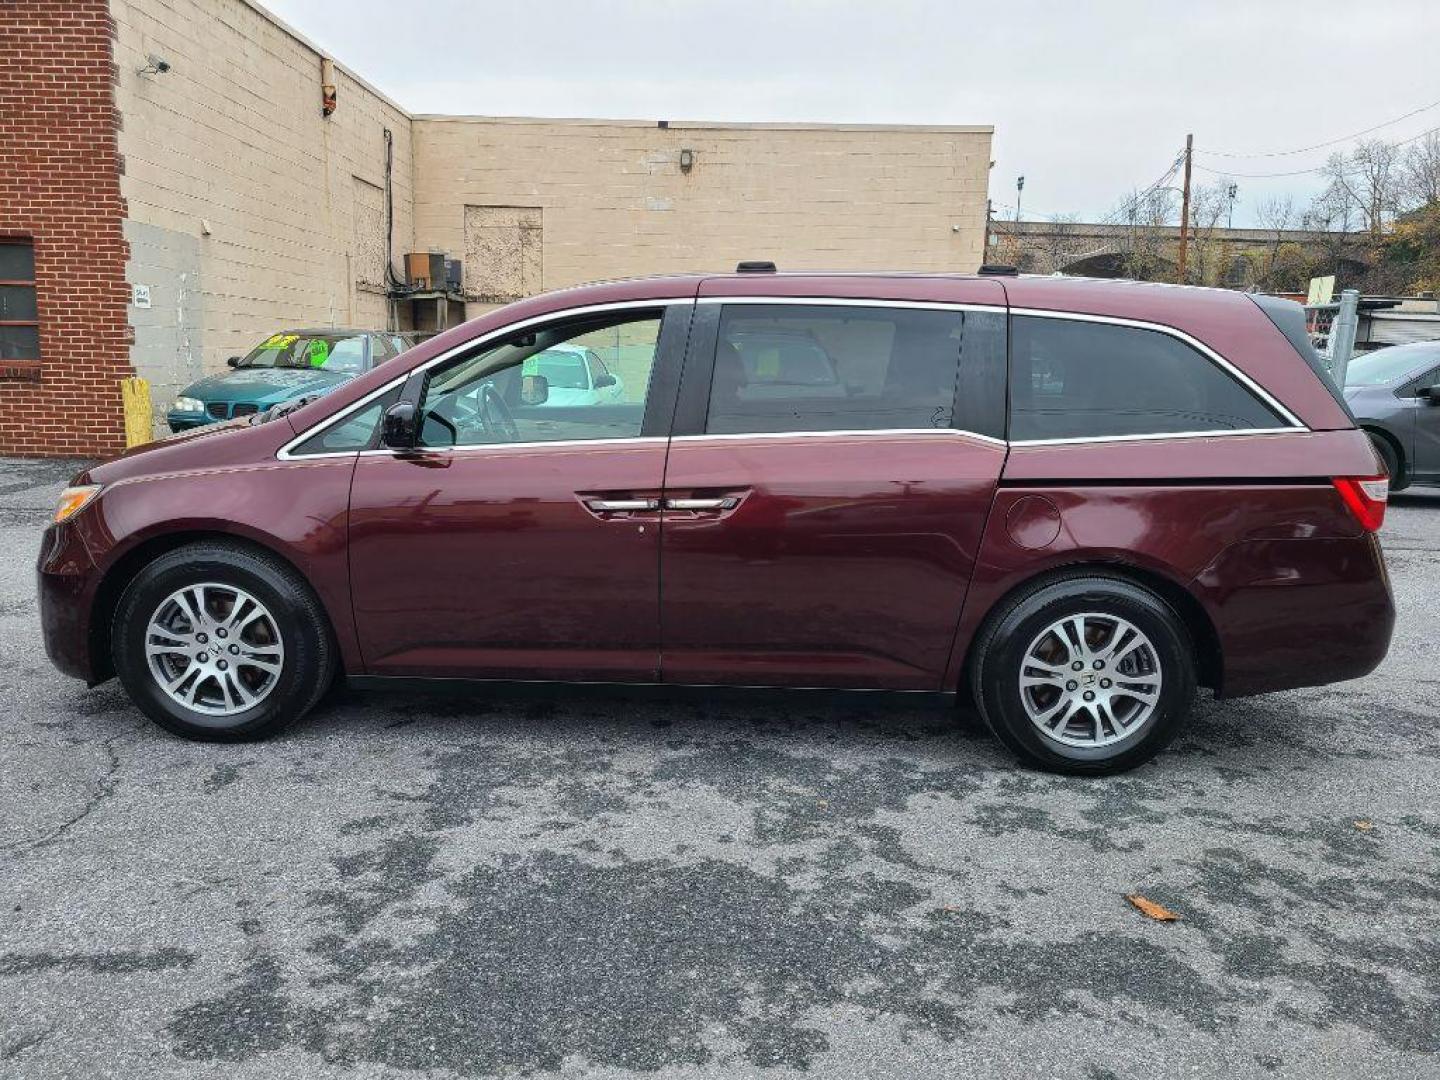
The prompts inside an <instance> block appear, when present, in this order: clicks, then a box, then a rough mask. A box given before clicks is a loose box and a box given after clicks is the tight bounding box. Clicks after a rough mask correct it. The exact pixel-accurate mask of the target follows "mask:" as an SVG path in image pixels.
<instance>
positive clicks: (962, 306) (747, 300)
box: [695, 296, 1009, 315]
mask: <svg viewBox="0 0 1440 1080" xmlns="http://www.w3.org/2000/svg"><path fill="white" fill-rule="evenodd" d="M695 303H697V304H751V305H753V304H785V305H794V306H801V307H864V308H909V309H912V310H917V311H988V312H990V313H992V314H995V315H1004V314H1005V313H1006V312H1007V311H1008V310H1009V309H1008V308H1007V307H1006V306H1005V305H1004V304H971V303H967V302H965V301H963V300H955V301H949V300H872V299H869V298H867V297H855V296H697V297H696V298H695Z"/></svg>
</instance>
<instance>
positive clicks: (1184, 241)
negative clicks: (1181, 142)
mask: <svg viewBox="0 0 1440 1080" xmlns="http://www.w3.org/2000/svg"><path fill="white" fill-rule="evenodd" d="M1194 147H1195V136H1194V135H1193V134H1192V135H1186V136H1185V186H1184V188H1182V189H1181V194H1180V265H1179V267H1178V268H1177V269H1176V271H1175V276H1176V280H1177V281H1179V282H1180V284H1181V285H1184V284H1185V256H1186V255H1187V254H1189V248H1190V157H1191V151H1192V150H1193V149H1194Z"/></svg>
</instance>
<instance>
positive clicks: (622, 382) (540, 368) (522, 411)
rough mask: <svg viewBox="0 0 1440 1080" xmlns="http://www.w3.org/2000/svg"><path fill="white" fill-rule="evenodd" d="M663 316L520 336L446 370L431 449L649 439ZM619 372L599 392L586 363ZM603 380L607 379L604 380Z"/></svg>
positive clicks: (607, 317)
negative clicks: (645, 429)
mask: <svg viewBox="0 0 1440 1080" xmlns="http://www.w3.org/2000/svg"><path fill="white" fill-rule="evenodd" d="M660 322H661V312H659V311H654V310H650V311H643V312H636V311H626V312H620V313H606V314H601V315H595V316H589V317H585V318H581V319H574V320H569V321H566V322H563V323H557V324H554V325H552V326H548V327H545V328H543V329H540V330H529V331H523V332H520V333H517V334H515V335H514V336H512V337H509V338H506V339H504V340H502V341H500V342H499V343H497V344H492V345H490V346H488V347H486V348H484V349H482V350H481V351H479V352H476V353H471V354H469V355H468V356H464V357H461V358H460V359H458V360H456V361H453V362H451V363H449V364H447V365H446V366H444V367H441V368H437V369H436V370H435V372H434V373H433V374H432V375H431V377H430V379H429V381H428V383H427V385H426V388H425V397H424V401H423V403H422V407H421V413H422V421H423V422H422V426H421V431H420V443H421V445H422V446H430V447H447V446H486V445H492V444H501V443H515V442H520V443H525V442H565V441H572V440H575V439H623V438H633V437H636V436H638V435H639V434H640V431H641V428H642V426H643V424H644V420H645V401H646V398H647V396H648V393H649V387H650V375H651V372H652V371H653V370H654V367H655V356H656V349H657V346H658V344H659V340H660ZM589 354H593V355H594V356H597V357H599V358H600V360H601V362H602V363H603V364H604V365H605V367H606V369H607V370H608V371H610V372H614V373H615V374H614V382H613V383H608V384H607V385H606V386H604V387H597V386H595V385H593V384H592V380H591V378H590V373H589V370H588V368H587V366H586V364H587V355H589ZM601 381H604V380H601Z"/></svg>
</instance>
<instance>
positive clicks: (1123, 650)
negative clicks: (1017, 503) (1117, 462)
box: [971, 574, 1196, 775]
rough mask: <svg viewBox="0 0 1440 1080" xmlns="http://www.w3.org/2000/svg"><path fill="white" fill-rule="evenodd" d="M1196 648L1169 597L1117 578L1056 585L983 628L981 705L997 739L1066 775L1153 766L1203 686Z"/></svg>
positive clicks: (977, 662)
mask: <svg viewBox="0 0 1440 1080" xmlns="http://www.w3.org/2000/svg"><path fill="white" fill-rule="evenodd" d="M1195 667H1196V664H1195V655H1194V646H1193V644H1192V642H1191V640H1190V635H1189V633H1188V632H1187V630H1186V628H1185V624H1184V622H1183V621H1182V620H1181V619H1180V617H1179V615H1177V614H1176V612H1175V611H1174V610H1173V609H1172V608H1171V607H1170V606H1169V605H1168V604H1166V603H1165V601H1164V600H1162V599H1161V598H1160V597H1158V596H1156V595H1155V594H1154V593H1151V592H1150V591H1149V590H1147V589H1144V588H1141V587H1140V586H1138V585H1135V584H1133V583H1131V582H1129V581H1126V580H1124V579H1121V578H1118V577H1109V576H1101V575H1093V574H1086V575H1084V576H1074V577H1067V578H1062V579H1059V580H1054V581H1051V582H1049V583H1047V584H1045V585H1042V586H1040V587H1038V588H1036V589H1034V590H1032V591H1030V592H1029V593H1026V594H1024V595H1022V596H1020V597H1018V598H1016V599H1015V600H1013V601H1011V602H1010V603H1009V604H1008V605H1007V607H1006V608H1005V609H1004V610H1003V611H1001V612H998V613H997V614H996V615H995V616H994V617H992V619H991V620H989V621H988V622H987V624H986V626H985V628H984V629H982V631H981V635H980V638H979V640H978V642H977V646H976V651H975V653H974V658H973V661H972V671H971V675H972V685H973V686H974V687H975V696H976V704H977V705H978V707H979V710H980V713H981V715H982V716H983V717H984V718H985V721H986V723H987V724H988V725H989V726H990V728H991V730H992V731H994V733H995V735H996V737H997V738H999V739H1000V741H1001V742H1003V743H1005V745H1006V746H1007V747H1009V748H1010V749H1011V750H1012V751H1014V752H1015V753H1016V754H1018V755H1019V756H1020V757H1022V758H1023V759H1025V760H1026V761H1028V762H1030V763H1031V764H1034V765H1038V766H1040V767H1041V768H1045V769H1050V770H1053V771H1056V772H1066V773H1076V774H1088V775H1102V774H1106V773H1114V772H1122V771H1124V770H1126V769H1131V768H1134V767H1135V766H1137V765H1139V764H1141V763H1142V762H1145V761H1148V760H1149V759H1150V758H1151V757H1153V756H1154V755H1155V754H1157V753H1159V752H1160V751H1161V750H1162V749H1164V748H1165V746H1167V745H1168V744H1169V743H1170V741H1171V740H1172V739H1173V738H1174V737H1175V735H1176V734H1177V733H1178V731H1179V729H1180V726H1181V725H1182V723H1183V722H1184V719H1185V716H1186V714H1187V713H1188V711H1189V707H1190V702H1191V699H1192V698H1193V697H1194V692H1195Z"/></svg>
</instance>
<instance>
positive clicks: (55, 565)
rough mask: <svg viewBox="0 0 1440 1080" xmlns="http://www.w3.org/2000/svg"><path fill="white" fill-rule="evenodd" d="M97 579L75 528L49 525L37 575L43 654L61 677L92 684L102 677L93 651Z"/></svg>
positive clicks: (42, 545) (87, 553) (93, 566)
mask: <svg viewBox="0 0 1440 1080" xmlns="http://www.w3.org/2000/svg"><path fill="white" fill-rule="evenodd" d="M98 577H99V575H98V573H97V572H96V569H95V564H94V562H93V561H92V560H91V558H90V553H89V552H88V551H87V550H86V549H85V545H84V543H83V542H81V540H80V537H79V536H78V535H76V532H75V530H74V529H73V528H68V527H67V526H65V525H51V526H50V527H49V528H48V529H46V530H45V536H44V539H43V540H42V541H41V546H40V560H39V566H38V567H37V574H36V578H37V588H38V593H39V602H40V629H41V633H42V634H43V636H44V639H45V652H46V654H47V655H48V656H49V657H50V662H51V663H53V664H54V665H55V666H56V668H58V669H59V670H60V671H61V672H62V673H63V674H65V675H70V676H72V677H74V678H77V679H83V680H85V682H86V683H89V684H91V685H94V684H95V683H96V682H99V681H101V680H102V679H103V678H104V677H105V675H104V674H102V673H101V670H100V668H101V665H99V664H97V663H96V662H95V657H94V656H93V655H92V652H93V650H92V649H91V633H90V630H91V626H90V621H91V615H92V612H93V610H94V606H95V589H96V584H97V581H98Z"/></svg>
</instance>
